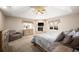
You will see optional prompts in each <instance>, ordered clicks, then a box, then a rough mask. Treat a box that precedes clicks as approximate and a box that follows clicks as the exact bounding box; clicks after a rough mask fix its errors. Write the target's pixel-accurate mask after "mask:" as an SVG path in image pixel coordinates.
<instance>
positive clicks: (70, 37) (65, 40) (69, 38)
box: [62, 36, 73, 44]
mask: <svg viewBox="0 0 79 59" xmlns="http://www.w3.org/2000/svg"><path fill="white" fill-rule="evenodd" d="M72 41H73V39H72V36H65V38H64V39H63V41H62V43H63V44H70V43H71V42H72Z"/></svg>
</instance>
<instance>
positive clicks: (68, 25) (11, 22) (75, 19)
mask: <svg viewBox="0 0 79 59" xmlns="http://www.w3.org/2000/svg"><path fill="white" fill-rule="evenodd" d="M58 18H59V19H60V21H61V23H60V24H59V25H58V26H59V30H63V31H66V30H70V29H74V28H77V27H79V14H72V15H67V16H63V17H58ZM22 20H23V19H21V18H16V17H6V21H5V22H6V23H5V24H6V26H5V27H6V28H9V29H15V30H21V29H23V28H24V26H23V23H22ZM26 20H27V19H26ZM46 30H47V29H46Z"/></svg>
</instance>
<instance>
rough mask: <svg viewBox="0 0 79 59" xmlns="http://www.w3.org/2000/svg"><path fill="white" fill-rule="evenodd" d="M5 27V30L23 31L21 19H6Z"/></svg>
mask: <svg viewBox="0 0 79 59" xmlns="http://www.w3.org/2000/svg"><path fill="white" fill-rule="evenodd" d="M5 27H6V29H12V30H21V29H23V24H22V21H21V19H19V18H15V17H6V20H5Z"/></svg>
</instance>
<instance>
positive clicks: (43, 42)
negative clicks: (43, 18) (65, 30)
mask: <svg viewBox="0 0 79 59" xmlns="http://www.w3.org/2000/svg"><path fill="white" fill-rule="evenodd" d="M61 33H62V31H58V30H55V31H48V32H47V33H42V34H37V35H35V36H34V37H33V39H32V43H33V44H37V45H38V46H40V47H41V48H43V49H44V50H45V51H48V52H49V51H50V52H51V51H52V50H53V46H54V45H55V46H56V43H54V42H55V41H56V40H57V39H59V36H60V35H61ZM58 44H59V43H58Z"/></svg>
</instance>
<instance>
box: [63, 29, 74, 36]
mask: <svg viewBox="0 0 79 59" xmlns="http://www.w3.org/2000/svg"><path fill="white" fill-rule="evenodd" d="M72 31H73V29H71V30H69V31H65V32H64V34H65V35H67V34H69V33H70V32H72Z"/></svg>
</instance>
